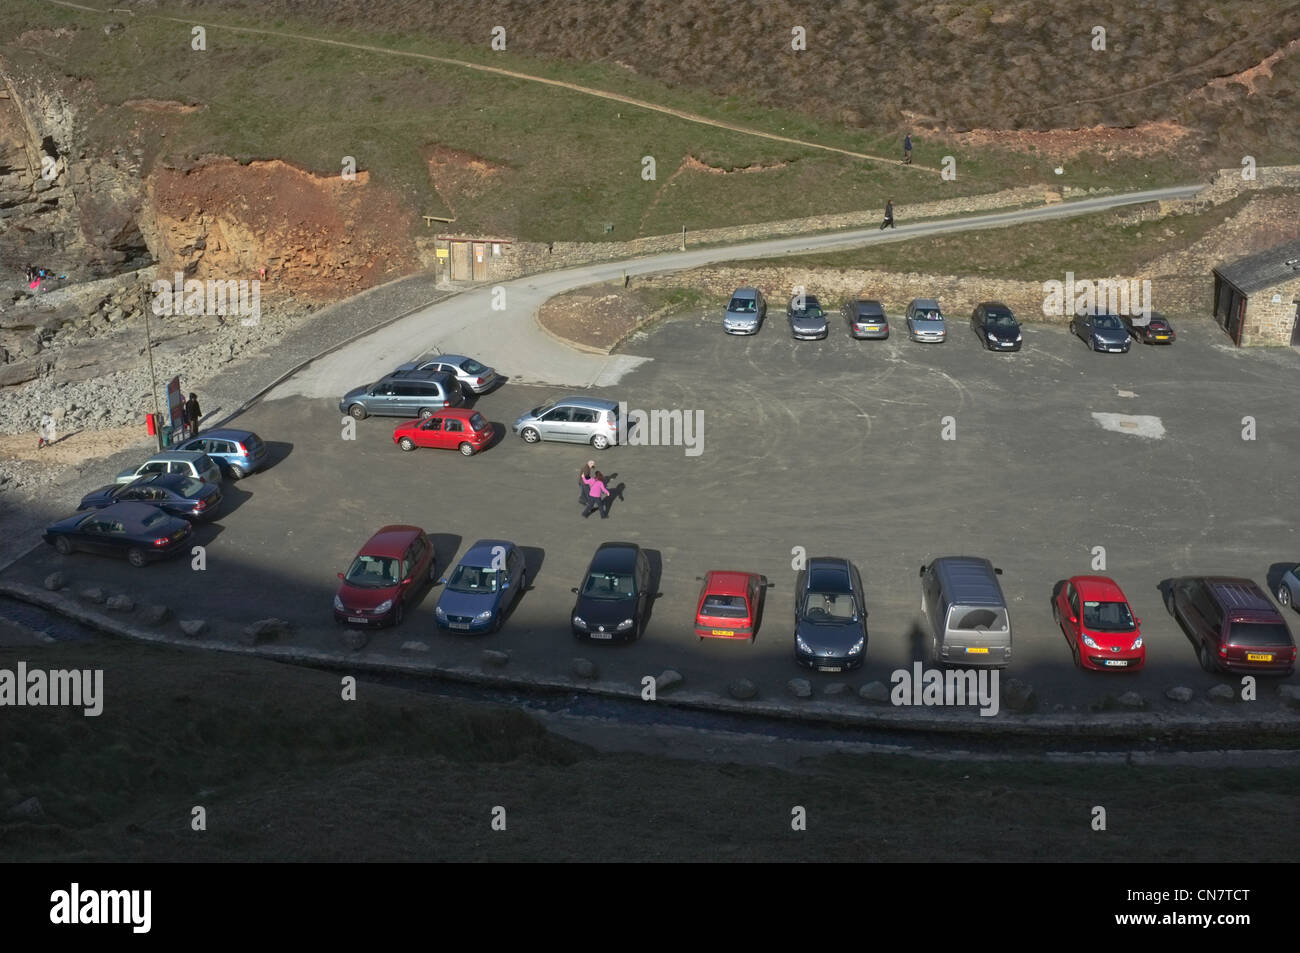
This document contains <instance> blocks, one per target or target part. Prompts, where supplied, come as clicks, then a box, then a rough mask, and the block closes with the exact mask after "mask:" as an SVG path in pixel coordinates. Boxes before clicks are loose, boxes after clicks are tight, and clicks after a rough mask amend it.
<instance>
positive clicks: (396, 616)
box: [393, 599, 406, 627]
mask: <svg viewBox="0 0 1300 953" xmlns="http://www.w3.org/2000/svg"><path fill="white" fill-rule="evenodd" d="M405 617H406V603H404V602H403V601H402V600H401V599H398V600H397V605H395V606H394V607H393V626H394V627H396V626H399V625H401V624H402V619H404V618H405Z"/></svg>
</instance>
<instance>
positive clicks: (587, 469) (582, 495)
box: [578, 460, 596, 506]
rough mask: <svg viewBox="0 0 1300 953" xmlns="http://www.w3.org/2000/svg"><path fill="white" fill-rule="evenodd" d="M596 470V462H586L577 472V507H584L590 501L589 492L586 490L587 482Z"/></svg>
mask: <svg viewBox="0 0 1300 953" xmlns="http://www.w3.org/2000/svg"><path fill="white" fill-rule="evenodd" d="M595 469H596V461H595V460H588V461H587V463H586V465H585V466H583V468H582V469H581V470H579V471H578V505H579V506H586V505H587V501H588V500H590V499H591V492H590V491H589V490H588V489H587V481H588V480H590V479H591V474H592V472H593V471H594V470H595Z"/></svg>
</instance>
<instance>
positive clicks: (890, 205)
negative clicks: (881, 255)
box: [880, 199, 894, 232]
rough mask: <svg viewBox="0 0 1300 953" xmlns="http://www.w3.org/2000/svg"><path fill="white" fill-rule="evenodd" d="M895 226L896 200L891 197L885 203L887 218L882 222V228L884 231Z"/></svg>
mask: <svg viewBox="0 0 1300 953" xmlns="http://www.w3.org/2000/svg"><path fill="white" fill-rule="evenodd" d="M893 227H894V200H893V199H890V200H889V201H888V202H886V203H885V220H884V221H883V222H881V223H880V230H881V231H882V232H883V231H884V230H885V229H886V228H893Z"/></svg>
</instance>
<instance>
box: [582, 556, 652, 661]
mask: <svg viewBox="0 0 1300 953" xmlns="http://www.w3.org/2000/svg"><path fill="white" fill-rule="evenodd" d="M573 591H574V592H575V593H577V595H578V599H577V601H576V602H574V604H573V613H572V615H571V618H570V622H571V623H572V626H573V635H574V637H575V638H579V639H600V640H603V641H611V640H613V639H622V640H626V641H629V642H630V641H632V640H633V639H637V638H640V636H641V629H642V627H643V625H644V623H645V612H646V608H647V607H648V605H649V601H650V560H649V559H648V558H647V557H646V554H645V552H644V551H643V550H642V549H641V547H640V546H638V545H637V544H636V543H603V544H601V547H600V548H599V549H597V550H596V555H595V556H593V557H592V559H591V565H590V566H589V567H588V568H587V575H586V576H585V577H584V579H583V583H582V585H581V586H579V587H577V588H575V589H574V590H573Z"/></svg>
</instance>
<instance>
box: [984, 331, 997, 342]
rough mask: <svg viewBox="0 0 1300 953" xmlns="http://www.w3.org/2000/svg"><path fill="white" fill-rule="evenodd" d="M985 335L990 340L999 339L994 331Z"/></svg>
mask: <svg viewBox="0 0 1300 953" xmlns="http://www.w3.org/2000/svg"><path fill="white" fill-rule="evenodd" d="M985 337H987V338H988V339H989V340H990V341H996V340H997V339H998V336H997V335H996V334H994V333H993V332H992V331H990V332H989V333H988V334H986V335H985Z"/></svg>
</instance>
